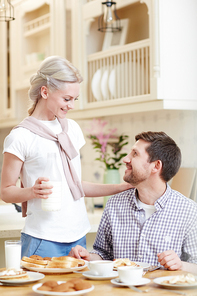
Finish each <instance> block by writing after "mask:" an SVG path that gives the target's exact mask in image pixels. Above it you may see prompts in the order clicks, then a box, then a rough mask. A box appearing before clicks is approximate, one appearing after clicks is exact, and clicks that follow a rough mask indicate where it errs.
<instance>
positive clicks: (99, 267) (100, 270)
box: [88, 260, 114, 276]
mask: <svg viewBox="0 0 197 296" xmlns="http://www.w3.org/2000/svg"><path fill="white" fill-rule="evenodd" d="M113 267H114V262H113V261H109V260H97V261H90V262H88V268H89V269H90V272H91V274H92V275H98V276H108V275H110V274H111V273H112V271H113Z"/></svg>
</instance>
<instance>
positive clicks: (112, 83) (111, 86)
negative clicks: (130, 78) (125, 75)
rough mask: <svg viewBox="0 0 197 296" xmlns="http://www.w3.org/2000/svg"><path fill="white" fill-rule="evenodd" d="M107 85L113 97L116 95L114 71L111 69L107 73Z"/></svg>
mask: <svg viewBox="0 0 197 296" xmlns="http://www.w3.org/2000/svg"><path fill="white" fill-rule="evenodd" d="M108 86H109V90H110V93H111V95H112V96H113V97H115V95H116V71H115V69H112V70H111V72H110V74H109V80H108Z"/></svg>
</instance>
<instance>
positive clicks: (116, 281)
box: [111, 278, 150, 286]
mask: <svg viewBox="0 0 197 296" xmlns="http://www.w3.org/2000/svg"><path fill="white" fill-rule="evenodd" d="M111 283H112V284H114V285H118V286H143V285H146V284H148V283H150V280H149V279H146V278H142V279H141V280H140V281H138V282H135V283H122V282H121V281H120V279H119V278H116V279H113V280H111Z"/></svg>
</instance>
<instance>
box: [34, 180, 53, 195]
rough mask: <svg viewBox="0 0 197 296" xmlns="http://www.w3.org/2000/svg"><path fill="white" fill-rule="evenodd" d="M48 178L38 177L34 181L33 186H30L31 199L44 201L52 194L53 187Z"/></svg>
mask: <svg viewBox="0 0 197 296" xmlns="http://www.w3.org/2000/svg"><path fill="white" fill-rule="evenodd" d="M48 181H49V179H48V178H45V177H40V178H38V179H37V180H36V182H35V184H34V186H32V188H31V191H32V198H43V199H46V198H48V197H49V195H50V194H51V193H52V190H51V189H52V188H53V185H51V183H50V182H49V183H48Z"/></svg>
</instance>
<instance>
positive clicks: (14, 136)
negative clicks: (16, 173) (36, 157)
mask: <svg viewBox="0 0 197 296" xmlns="http://www.w3.org/2000/svg"><path fill="white" fill-rule="evenodd" d="M22 130H24V129H22V128H17V129H15V130H12V131H11V132H10V134H9V135H8V136H7V137H6V138H5V140H4V149H3V153H4V152H8V153H11V154H13V155H15V156H17V157H18V158H19V159H20V160H22V161H23V162H24V161H25V151H26V145H25V141H26V136H25V133H22V132H21V131H22Z"/></svg>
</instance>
